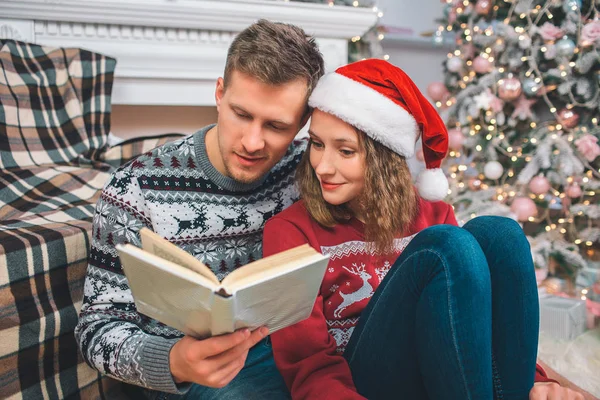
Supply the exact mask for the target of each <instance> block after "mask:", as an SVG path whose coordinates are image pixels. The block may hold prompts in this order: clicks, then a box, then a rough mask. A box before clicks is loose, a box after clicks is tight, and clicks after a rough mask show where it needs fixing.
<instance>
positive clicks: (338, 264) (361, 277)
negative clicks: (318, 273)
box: [321, 235, 414, 353]
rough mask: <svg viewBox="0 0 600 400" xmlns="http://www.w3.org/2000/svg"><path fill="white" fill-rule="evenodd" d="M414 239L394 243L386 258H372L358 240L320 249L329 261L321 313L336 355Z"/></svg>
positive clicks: (409, 237)
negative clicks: (391, 269)
mask: <svg viewBox="0 0 600 400" xmlns="http://www.w3.org/2000/svg"><path fill="white" fill-rule="evenodd" d="M413 236H414V235H411V236H408V237H404V238H399V239H395V241H394V252H393V253H392V254H389V255H387V256H379V255H375V254H374V253H373V251H372V250H371V246H369V243H367V242H364V241H358V240H356V241H349V242H344V243H342V244H339V245H335V246H321V253H323V254H324V255H329V257H330V261H329V265H328V267H327V271H326V272H325V278H324V280H323V284H322V285H321V294H322V295H323V312H324V314H325V317H326V319H327V328H328V330H329V333H330V334H331V336H332V337H333V338H334V339H335V341H336V344H337V351H338V352H339V353H343V352H344V349H345V347H346V345H347V344H348V341H349V340H350V336H352V332H353V331H354V328H355V326H356V324H357V323H358V320H359V316H360V313H361V312H362V311H363V310H364V308H365V307H366V305H367V303H368V302H369V300H370V299H371V297H372V296H373V294H374V293H375V290H377V288H378V287H379V285H380V284H381V282H382V281H383V279H384V278H385V276H386V274H387V273H388V271H389V270H390V268H391V266H392V264H393V263H394V261H395V259H396V258H397V256H398V255H399V254H400V253H401V252H402V250H403V249H404V248H405V247H406V246H407V245H408V243H410V240H411V239H412V238H413Z"/></svg>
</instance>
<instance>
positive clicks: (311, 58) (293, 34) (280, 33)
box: [224, 19, 324, 98]
mask: <svg viewBox="0 0 600 400" xmlns="http://www.w3.org/2000/svg"><path fill="white" fill-rule="evenodd" d="M234 70H235V71H239V72H242V73H244V74H246V75H249V76H252V77H253V78H256V79H258V80H259V81H261V82H263V83H266V84H269V85H281V84H285V83H288V82H292V81H295V80H297V79H305V80H306V83H307V86H308V90H307V98H308V96H310V93H311V92H312V90H313V89H314V87H315V85H316V84H317V82H318V80H319V78H320V77H321V76H322V75H323V73H324V62H323V56H322V55H321V52H320V51H319V47H318V46H317V43H316V42H315V39H314V38H313V37H311V36H308V35H307V34H306V33H305V32H304V30H302V29H301V28H299V27H297V26H295V25H290V24H284V23H278V22H271V21H267V20H264V19H261V20H259V21H258V22H256V23H254V24H252V25H250V26H249V27H248V28H246V29H244V30H243V31H241V32H240V33H239V34H238V35H237V36H236V38H235V39H234V40H233V43H232V44H231V46H230V47H229V51H228V52H227V61H226V64H225V75H224V85H225V88H227V84H228V81H229V80H230V79H231V73H232V72H233V71H234Z"/></svg>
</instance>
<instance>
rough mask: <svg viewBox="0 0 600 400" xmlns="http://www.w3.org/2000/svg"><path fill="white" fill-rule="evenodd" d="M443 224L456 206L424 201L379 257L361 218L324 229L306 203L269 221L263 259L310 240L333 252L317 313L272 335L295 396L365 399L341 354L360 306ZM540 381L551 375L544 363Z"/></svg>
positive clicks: (319, 248) (452, 220) (279, 364)
mask: <svg viewBox="0 0 600 400" xmlns="http://www.w3.org/2000/svg"><path fill="white" fill-rule="evenodd" d="M439 224H451V225H457V223H456V219H455V217H454V212H453V210H452V207H450V206H449V205H448V204H446V203H443V202H428V201H425V200H422V199H420V203H419V214H418V216H417V218H416V219H415V221H414V223H413V224H412V227H411V228H410V230H409V232H408V234H407V235H406V236H405V237H402V238H398V239H396V240H395V242H394V248H395V254H392V255H390V256H389V257H383V258H381V257H374V256H373V254H371V253H370V252H369V249H368V248H367V246H366V242H365V241H364V235H363V228H364V225H363V224H362V223H361V222H360V221H358V220H356V219H352V220H351V221H350V222H349V223H347V224H338V225H336V226H335V227H334V228H331V229H325V228H323V227H321V226H320V225H319V224H317V223H316V222H315V221H314V220H313V219H312V218H310V216H309V214H308V212H307V211H306V208H305V207H304V204H303V202H302V201H299V202H297V203H295V204H293V205H292V206H290V207H289V208H287V209H286V210H284V211H283V212H282V213H280V214H278V215H276V216H275V217H273V218H271V219H270V220H269V221H268V222H267V223H266V225H265V229H264V239H263V255H264V256H265V257H266V256H269V255H271V254H275V253H278V252H281V251H283V250H287V249H290V248H293V247H296V246H299V245H301V244H305V243H308V244H310V245H311V246H312V247H313V248H315V249H316V250H317V251H319V252H321V253H323V254H329V256H330V261H329V265H328V267H327V271H326V272H325V277H324V278H323V283H322V284H321V289H320V292H319V296H318V297H317V300H316V302H315V306H314V309H313V311H312V314H311V316H310V317H309V318H308V319H306V320H304V321H302V322H299V323H297V324H295V325H293V326H290V327H288V328H285V329H282V330H280V331H278V332H275V333H273V334H272V335H271V339H272V343H273V353H274V357H275V362H276V363H277V367H278V368H279V370H280V371H281V374H282V375H283V378H284V379H285V381H286V384H287V386H288V387H289V389H290V391H291V393H292V398H294V399H317V398H318V399H329V398H331V399H362V398H363V397H362V396H360V395H359V394H358V393H356V389H355V387H354V383H353V382H352V376H351V374H350V369H349V366H348V364H347V362H346V360H345V359H344V358H343V357H342V353H343V351H344V349H345V347H346V345H347V344H348V340H349V338H350V336H351V335H352V331H353V330H354V327H355V326H356V324H357V323H358V319H359V318H360V314H361V312H362V310H363V309H364V308H365V307H366V305H367V303H368V302H369V299H370V298H371V297H372V295H373V293H374V292H375V290H377V287H378V286H379V284H380V283H381V281H382V280H383V278H384V276H385V275H386V274H387V272H388V271H389V268H390V266H391V265H393V263H394V261H395V259H396V258H397V257H398V255H399V254H400V253H401V252H402V250H403V249H404V248H405V247H406V246H407V245H408V243H409V242H410V240H411V239H412V238H413V237H414V235H415V234H417V233H418V232H419V231H421V230H423V229H425V228H427V227H429V226H432V225H439ZM535 380H536V382H539V381H547V380H549V379H548V378H546V375H545V372H544V371H543V369H542V368H541V367H539V366H538V367H537V370H536V379H535Z"/></svg>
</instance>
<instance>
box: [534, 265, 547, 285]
mask: <svg viewBox="0 0 600 400" xmlns="http://www.w3.org/2000/svg"><path fill="white" fill-rule="evenodd" d="M547 276H548V270H547V269H546V268H536V269H535V281H536V282H537V283H540V282H541V281H543V280H544V279H546V277H547Z"/></svg>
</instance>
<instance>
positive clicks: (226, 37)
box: [0, 0, 377, 105]
mask: <svg viewBox="0 0 600 400" xmlns="http://www.w3.org/2000/svg"><path fill="white" fill-rule="evenodd" d="M260 18H266V19H269V20H273V21H281V22H286V23H291V24H295V25H298V26H300V27H302V28H304V30H305V31H306V32H307V33H308V34H310V35H313V36H315V37H316V38H317V42H318V43H319V46H320V48H321V51H322V52H323V55H324V58H325V63H326V68H327V69H328V70H331V69H334V68H336V67H338V66H339V65H343V64H345V63H346V62H347V57H348V50H347V40H348V39H349V38H351V37H353V36H360V35H362V34H363V33H364V32H366V31H367V30H368V29H369V28H370V27H371V26H373V25H374V24H375V23H376V21H377V16H376V13H375V12H374V11H373V10H371V9H365V8H354V7H344V6H333V7H330V6H328V5H323V4H312V3H300V2H289V1H273V0H255V1H253V0H223V1H209V0H0V38H12V39H17V40H23V41H28V42H33V43H38V44H42V45H47V46H60V47H81V48H86V49H89V50H93V51H97V52H100V53H103V54H106V55H110V56H112V57H115V58H116V59H117V68H116V71H115V83H114V87H113V104H135V105H214V87H215V86H214V85H215V81H216V79H217V78H218V77H219V76H221V75H222V73H223V67H224V65H225V57H226V53H227V48H228V47H229V44H230V43H231V41H232V40H233V38H234V37H235V35H236V34H237V33H238V32H239V31H241V30H242V29H244V28H245V27H246V26H248V25H250V24H251V23H253V22H255V21H257V20H258V19H260Z"/></svg>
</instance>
